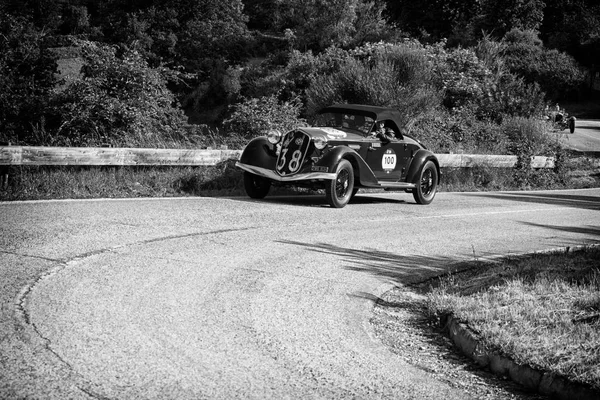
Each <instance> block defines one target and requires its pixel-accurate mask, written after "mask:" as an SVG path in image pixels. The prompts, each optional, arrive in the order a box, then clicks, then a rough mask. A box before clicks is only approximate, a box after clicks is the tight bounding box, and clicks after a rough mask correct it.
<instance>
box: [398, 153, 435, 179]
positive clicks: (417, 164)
mask: <svg viewBox="0 0 600 400" xmlns="http://www.w3.org/2000/svg"><path fill="white" fill-rule="evenodd" d="M427 161H432V162H433V163H434V164H435V168H436V169H437V173H438V182H437V183H438V184H439V183H440V180H441V173H440V163H439V162H438V159H437V157H436V156H435V155H434V154H433V153H432V152H431V151H429V150H425V149H420V150H418V151H417V152H416V153H415V155H414V156H413V159H412V161H411V163H410V167H409V168H408V172H407V173H406V182H410V183H418V181H419V172H420V171H421V167H422V166H423V165H424V164H425V163H426V162H427Z"/></svg>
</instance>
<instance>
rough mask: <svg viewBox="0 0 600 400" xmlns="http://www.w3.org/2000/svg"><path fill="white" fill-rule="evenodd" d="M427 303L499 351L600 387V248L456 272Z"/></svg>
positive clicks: (440, 283)
mask: <svg viewBox="0 0 600 400" xmlns="http://www.w3.org/2000/svg"><path fill="white" fill-rule="evenodd" d="M427 303H428V310H429V312H430V313H431V315H432V316H434V317H435V318H438V319H440V320H442V319H445V316H447V315H453V316H454V317H455V318H458V319H459V320H460V321H462V322H464V323H466V324H467V325H468V326H469V328H471V329H472V330H473V331H474V332H475V333H476V334H477V335H478V337H479V339H480V341H481V344H482V345H484V346H485V347H486V348H487V349H489V350H490V351H492V352H497V353H498V354H501V355H504V356H507V357H508V358H510V359H512V360H513V361H515V362H517V363H519V364H526V365H529V366H531V367H533V368H538V369H541V370H545V371H550V372H553V373H556V374H558V375H560V376H563V377H565V378H567V379H569V380H571V381H574V382H580V383H584V384H588V385H591V386H592V387H593V388H594V389H596V390H598V389H600V367H599V365H600V247H588V248H585V249H582V250H578V251H573V252H569V253H564V252H563V253H553V254H536V255H532V256H529V257H526V258H519V259H507V260H503V261H501V262H496V263H490V264H482V265H479V266H477V267H476V268H471V269H469V270H468V271H463V272H459V273H453V274H448V275H447V276H444V277H441V278H439V280H438V281H436V282H434V283H433V284H431V287H430V290H429V292H428V301H427Z"/></svg>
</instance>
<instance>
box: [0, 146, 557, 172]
mask: <svg viewBox="0 0 600 400" xmlns="http://www.w3.org/2000/svg"><path fill="white" fill-rule="evenodd" d="M241 153H242V150H205V149H204V150H194V149H139V148H110V147H41V146H0V165H80V166H85V165H105V166H111V165H112V166H152V165H154V166H160V165H164V166H200V165H215V164H217V163H218V162H221V161H224V160H228V159H238V158H239V157H240V155H241ZM436 156H437V158H438V160H439V162H440V166H441V167H454V168H470V167H489V168H512V167H514V166H515V164H516V163H517V156H511V155H481V154H436ZM531 166H532V167H533V168H554V159H553V158H552V157H533V159H532V163H531Z"/></svg>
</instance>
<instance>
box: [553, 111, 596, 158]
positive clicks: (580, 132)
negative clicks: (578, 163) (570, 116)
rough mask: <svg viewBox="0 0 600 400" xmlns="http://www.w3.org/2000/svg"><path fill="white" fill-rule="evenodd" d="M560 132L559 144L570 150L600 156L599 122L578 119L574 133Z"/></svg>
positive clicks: (566, 130)
mask: <svg viewBox="0 0 600 400" xmlns="http://www.w3.org/2000/svg"><path fill="white" fill-rule="evenodd" d="M568 132H569V131H568V129H565V130H564V131H562V132H561V134H562V135H561V136H562V138H561V142H562V143H563V144H564V145H565V146H566V147H567V148H570V149H572V150H576V151H579V152H591V153H596V154H600V120H593V119H578V120H576V121H575V132H573V133H568Z"/></svg>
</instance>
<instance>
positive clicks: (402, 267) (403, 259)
mask: <svg viewBox="0 0 600 400" xmlns="http://www.w3.org/2000/svg"><path fill="white" fill-rule="evenodd" d="M278 242H279V243H284V244H290V245H295V246H301V247H304V248H307V249H308V250H310V251H314V252H317V253H320V254H329V255H336V256H339V257H340V258H341V259H342V260H343V261H344V262H345V265H343V267H344V268H345V269H348V270H350V271H357V272H365V273H369V274H372V275H375V276H378V277H381V278H384V279H387V280H391V281H393V283H394V284H397V285H410V284H415V283H419V282H422V281H423V280H426V279H430V278H432V277H435V276H438V275H441V274H444V273H446V272H448V271H450V270H455V269H456V268H459V267H460V266H461V265H462V264H465V263H467V261H458V260H457V257H445V256H435V257H431V256H419V255H401V254H396V253H392V252H387V251H381V250H375V249H366V250H358V249H352V248H347V247H341V246H335V245H332V244H328V243H304V242H297V241H291V240H280V241H278ZM458 259H460V256H458Z"/></svg>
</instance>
